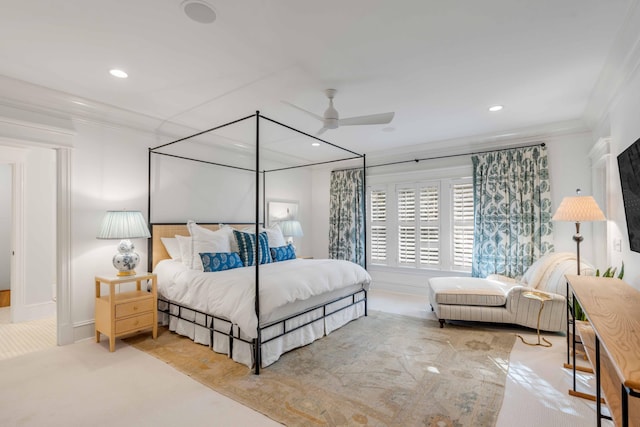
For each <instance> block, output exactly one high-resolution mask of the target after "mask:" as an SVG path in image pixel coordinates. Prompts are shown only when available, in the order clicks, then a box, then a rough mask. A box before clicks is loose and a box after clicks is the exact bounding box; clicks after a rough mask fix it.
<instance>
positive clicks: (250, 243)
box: [233, 230, 273, 267]
mask: <svg viewBox="0 0 640 427" xmlns="http://www.w3.org/2000/svg"><path fill="white" fill-rule="evenodd" d="M233 235H234V236H235V237H236V241H237V242H238V253H239V254H240V258H241V259H242V263H243V264H244V266H245V267H249V266H251V265H256V261H255V256H256V235H255V234H253V233H244V232H242V231H238V230H233ZM258 247H259V252H258V253H259V255H260V264H269V263H271V262H273V260H272V259H271V252H269V240H268V239H267V233H266V232H262V233H259V234H258Z"/></svg>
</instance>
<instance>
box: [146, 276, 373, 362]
mask: <svg viewBox="0 0 640 427" xmlns="http://www.w3.org/2000/svg"><path fill="white" fill-rule="evenodd" d="M359 296H361V298H359V299H358V297H359ZM349 299H350V300H351V301H350V303H349V304H347V305H345V306H342V307H340V308H337V309H335V310H333V311H330V312H327V307H329V306H330V305H332V304H335V303H338V302H342V301H346V300H349ZM357 304H364V315H365V316H367V314H368V313H367V290H366V289H358V290H357V291H355V292H353V293H350V294H348V295H345V296H342V297H339V298H335V299H332V300H330V301H327V302H324V303H322V304H317V305H315V306H312V307H309V308H307V309H305V310H304V311H301V312H297V313H295V314H292V315H290V316H288V317H285V318H283V319H279V320H275V321H272V322H269V323H266V324H264V325H259V323H258V325H259V326H258V328H260V331H261V332H262V331H265V330H266V329H269V328H273V327H274V326H278V325H281V327H282V329H281V330H282V332H281V333H279V334H277V335H274V336H272V337H271V338H269V339H267V340H263V341H262V342H260V343H259V344H258V343H257V339H252V340H250V341H249V340H247V339H245V338H243V337H242V331H241V330H240V328H237V329H234V327H233V326H234V324H233V322H232V321H230V320H229V319H226V318H224V317H220V316H215V315H212V314H208V313H205V312H202V311H199V310H196V309H194V308H191V307H187V306H185V305H182V304H178V303H176V302H173V301H169V300H166V299H164V298H161V297H158V307H157V308H158V311H159V312H161V313H164V314H166V315H167V316H169V317H173V318H176V319H178V320H183V321H186V322H189V323H191V324H193V325H195V326H200V327H203V328H205V329H208V330H209V347H211V349H212V350H213V340H214V333H216V332H217V333H220V334H223V335H226V336H227V338H228V340H229V353H228V356H229V357H230V358H233V342H234V340H238V341H241V342H243V343H245V344H248V345H250V346H251V347H252V351H253V354H255V352H256V347H260V346H262V345H263V344H266V343H268V342H271V341H273V340H276V339H278V338H281V337H283V336H285V335H287V334H290V333H292V332H294V331H297V330H298V329H301V328H304V327H305V326H309V325H311V324H312V323H315V322H319V321H322V320H324V319H326V318H327V317H329V316H332V315H334V314H336V313H339V312H341V311H343V310H346V309H347V308H350V307H353V306H355V305H357ZM165 305H166V306H165ZM172 307H177V308H178V314H174V313H173V312H172V310H171V308H172ZM320 308H321V309H322V315H321V316H320V317H317V318H314V319H312V320H309V321H306V322H304V323H302V324H299V325H297V326H295V327H292V328H287V322H288V321H290V320H293V319H296V318H297V317H298V316H303V315H305V314H307V313H311V312H313V311H316V310H318V309H320ZM183 309H184V310H189V311H191V312H193V313H197V314H200V315H202V316H204V319H205V321H204V323H205V324H204V325H203V324H202V323H200V322H198V321H197V318H195V319H194V320H191V319H188V318H186V317H183V316H182V310H183ZM216 320H218V321H221V322H224V323H225V324H227V325H230V327H229V328H228V329H227V330H221V329H216V326H215V321H216Z"/></svg>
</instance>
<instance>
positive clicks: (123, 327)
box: [95, 273, 158, 351]
mask: <svg viewBox="0 0 640 427" xmlns="http://www.w3.org/2000/svg"><path fill="white" fill-rule="evenodd" d="M147 280H150V281H151V292H147V291H146V290H142V286H141V284H142V282H143V281H147ZM157 280H158V279H157V276H156V275H155V274H151V273H143V274H137V275H135V276H117V277H107V276H96V312H95V316H96V342H100V333H103V334H104V335H106V336H108V337H109V351H114V350H115V345H116V338H117V337H120V336H123V335H129V334H132V333H134V332H140V331H142V330H144V329H149V328H152V329H153V339H156V338H157V337H158V309H157V300H158V293H157ZM133 282H135V283H136V290H135V291H127V292H118V293H116V286H118V285H121V284H123V283H133ZM101 283H105V284H107V285H109V294H108V295H104V296H101V295H100V284H101Z"/></svg>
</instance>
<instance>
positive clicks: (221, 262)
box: [200, 252, 243, 273]
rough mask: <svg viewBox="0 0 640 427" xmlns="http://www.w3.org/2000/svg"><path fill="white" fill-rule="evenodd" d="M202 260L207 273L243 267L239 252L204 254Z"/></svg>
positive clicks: (201, 256)
mask: <svg viewBox="0 0 640 427" xmlns="http://www.w3.org/2000/svg"><path fill="white" fill-rule="evenodd" d="M200 258H201V260H202V266H203V271H204V272H205V273H209V272H214V271H224V270H231V269H233V268H239V267H243V264H242V260H241V259H240V255H238V253H237V252H218V253H210V252H204V253H201V254H200Z"/></svg>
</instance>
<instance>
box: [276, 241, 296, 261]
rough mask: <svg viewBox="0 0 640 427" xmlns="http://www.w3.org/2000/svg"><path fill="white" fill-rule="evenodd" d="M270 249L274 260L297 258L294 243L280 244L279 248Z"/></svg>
mask: <svg viewBox="0 0 640 427" xmlns="http://www.w3.org/2000/svg"><path fill="white" fill-rule="evenodd" d="M270 249H271V258H273V262H277V261H286V260H288V259H296V251H295V249H293V246H292V245H285V246H278V247H277V248H270Z"/></svg>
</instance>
